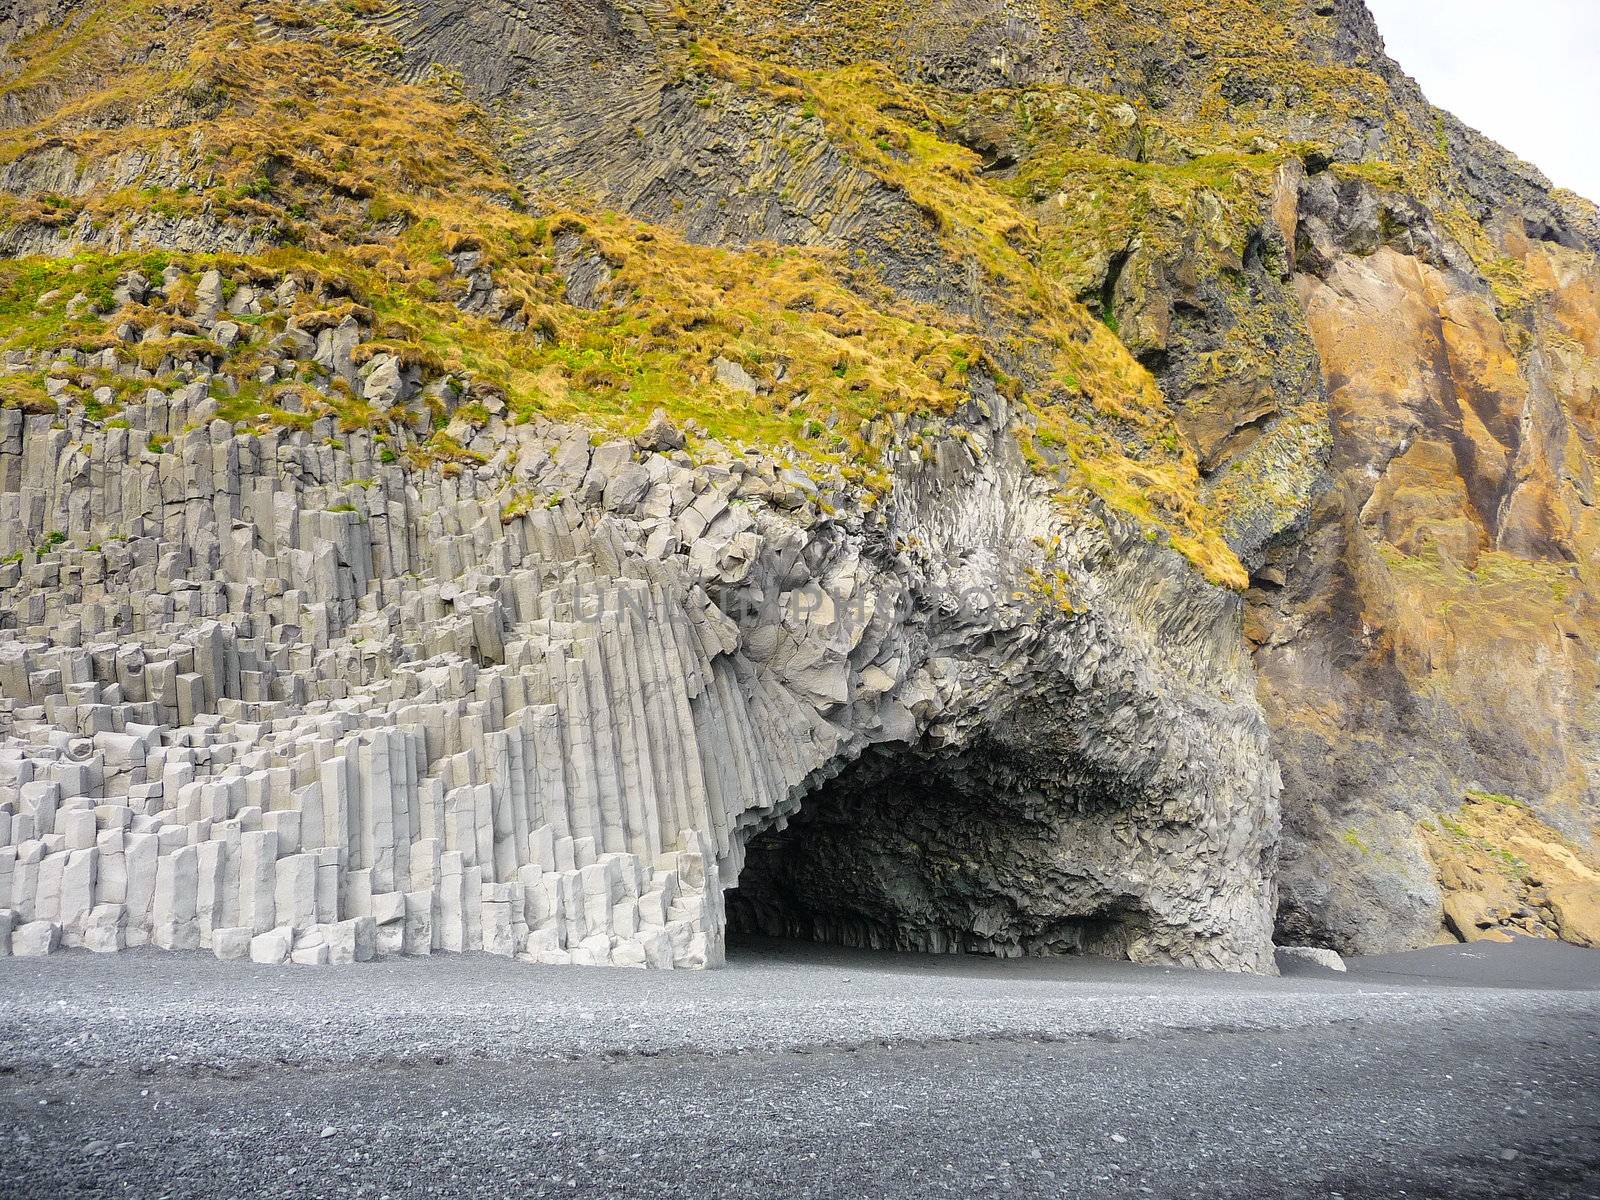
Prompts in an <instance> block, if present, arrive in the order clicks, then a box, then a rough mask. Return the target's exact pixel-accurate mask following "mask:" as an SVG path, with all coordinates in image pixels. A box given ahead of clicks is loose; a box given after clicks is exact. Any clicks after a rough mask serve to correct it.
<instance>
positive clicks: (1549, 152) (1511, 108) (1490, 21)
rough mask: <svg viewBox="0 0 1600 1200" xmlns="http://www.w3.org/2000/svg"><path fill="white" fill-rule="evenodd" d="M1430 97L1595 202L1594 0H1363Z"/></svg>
mask: <svg viewBox="0 0 1600 1200" xmlns="http://www.w3.org/2000/svg"><path fill="white" fill-rule="evenodd" d="M1367 7H1368V8H1369V9H1371V10H1372V15H1373V16H1374V17H1375V18H1377V22H1378V29H1379V30H1380V31H1381V32H1382V33H1383V40H1384V42H1385V44H1386V45H1387V46H1388V48H1389V57H1390V58H1393V59H1394V60H1395V61H1396V62H1398V63H1399V64H1400V66H1401V67H1402V68H1403V69H1404V70H1405V72H1406V73H1407V74H1408V75H1410V76H1411V77H1412V78H1413V79H1415V80H1416V81H1417V82H1418V83H1419V84H1421V85H1422V90H1423V92H1424V93H1426V95H1427V97H1428V99H1429V100H1431V101H1432V102H1433V103H1434V104H1436V105H1438V106H1439V107H1440V108H1444V109H1448V110H1449V111H1450V112H1453V113H1454V114H1455V115H1456V116H1458V117H1460V118H1461V120H1462V121H1464V122H1466V123H1467V124H1468V125H1470V126H1472V127H1473V128H1474V129H1477V130H1479V131H1481V132H1483V133H1486V134H1488V135H1489V136H1490V137H1492V138H1493V139H1494V140H1495V141H1497V142H1499V143H1500V144H1501V145H1502V146H1505V147H1506V148H1507V149H1508V150H1510V151H1511V152H1512V153H1513V154H1515V155H1517V156H1518V157H1519V158H1523V159H1526V160H1527V161H1528V162H1531V163H1533V164H1534V165H1535V166H1536V167H1538V168H1539V169H1540V170H1541V171H1543V172H1544V173H1545V174H1546V175H1548V176H1549V177H1550V179H1551V181H1552V182H1553V183H1555V184H1557V185H1559V186H1561V187H1565V188H1571V189H1572V190H1573V191H1575V192H1578V193H1581V194H1582V195H1584V196H1587V197H1588V198H1589V199H1591V200H1595V201H1600V0H1367Z"/></svg>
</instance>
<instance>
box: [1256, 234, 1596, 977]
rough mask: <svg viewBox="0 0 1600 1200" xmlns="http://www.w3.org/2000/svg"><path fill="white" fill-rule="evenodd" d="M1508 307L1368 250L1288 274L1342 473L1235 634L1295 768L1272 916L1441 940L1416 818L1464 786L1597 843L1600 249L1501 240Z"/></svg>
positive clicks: (1388, 942)
mask: <svg viewBox="0 0 1600 1200" xmlns="http://www.w3.org/2000/svg"><path fill="white" fill-rule="evenodd" d="M1503 241H1504V246H1505V249H1506V251H1507V253H1508V255H1510V256H1512V257H1513V258H1515V259H1516V260H1517V261H1518V262H1519V263H1520V264H1521V266H1522V269H1523V271H1524V272H1525V276H1524V277H1525V278H1526V279H1527V280H1528V286H1527V288H1526V291H1525V293H1524V294H1523V295H1522V296H1520V297H1517V298H1516V299H1517V302H1516V303H1512V304H1508V303H1506V302H1505V300H1503V299H1501V300H1498V301H1497V297H1496V296H1495V295H1494V294H1493V293H1492V292H1491V291H1490V290H1489V289H1488V288H1486V287H1484V286H1483V285H1482V284H1480V283H1477V282H1476V281H1475V280H1473V279H1471V278H1470V277H1468V276H1467V275H1465V274H1464V273H1462V272H1457V271H1450V270H1446V269H1442V268H1440V267H1436V266H1433V265H1429V264H1428V263H1426V262H1424V261H1422V260H1421V259H1419V258H1416V257H1411V256H1406V255H1402V254H1400V253H1398V252H1396V251H1395V250H1393V249H1391V248H1388V247H1386V246H1385V247H1380V248H1379V249H1378V250H1377V251H1376V252H1375V253H1372V254H1370V255H1368V256H1365V257H1357V256H1353V255H1347V256H1343V257H1340V258H1338V259H1337V260H1336V261H1335V262H1333V263H1332V265H1331V268H1330V269H1329V270H1327V271H1326V273H1325V275H1324V277H1322V278H1318V277H1314V276H1311V275H1300V276H1298V277H1297V280H1296V285H1297V289H1298V292H1299V295H1300V299H1301V302H1302V304H1303V306H1304V311H1305V314H1306V321H1307V326H1308V328H1309V330H1310V332H1311V335H1312V338H1313V340H1314V341H1315V343H1316V346H1317V350H1318V353H1319V355H1320V357H1321V361H1322V368H1323V373H1324V378H1325V382H1326V385H1327V389H1328V400H1329V417H1330V423H1331V427H1332V432H1333V458H1332V463H1331V471H1332V475H1333V486H1332V488H1331V490H1330V491H1329V492H1328V493H1327V494H1326V495H1325V496H1324V497H1323V498H1322V499H1321V501H1320V503H1319V507H1318V510H1317V512H1316V514H1315V516H1314V518H1313V522H1312V532H1311V533H1310V534H1309V535H1308V536H1307V537H1306V539H1305V540H1304V541H1303V542H1302V543H1301V544H1300V546H1299V547H1298V548H1297V550H1296V552H1295V554H1294V559H1293V564H1292V568H1291V569H1290V570H1289V571H1288V573H1287V580H1288V582H1287V584H1286V586H1285V587H1283V588H1282V589H1281V590H1280V589H1270V590H1269V589H1266V588H1258V589H1257V590H1255V591H1254V592H1253V593H1252V600H1253V601H1254V605H1253V612H1252V616H1251V620H1250V622H1249V632H1250V633H1251V635H1252V637H1253V639H1254V640H1255V641H1256V642H1257V650H1256V664H1257V668H1258V672H1259V675H1260V679H1261V691H1262V698H1263V702H1264V704H1265V705H1266V708H1267V711H1268V714H1269V718H1270V719H1271V720H1272V722H1273V724H1274V726H1275V731H1276V739H1277V749H1278V752H1279V755H1280V759H1281V760H1282V762H1283V766H1284V772H1285V822H1286V827H1287V829H1288V831H1289V834H1290V836H1289V837H1288V838H1286V848H1285V905H1284V911H1283V913H1282V915H1281V917H1280V924H1281V925H1286V926H1287V927H1289V928H1290V929H1291V930H1295V929H1303V930H1312V929H1318V928H1321V929H1325V930H1327V931H1328V932H1330V933H1332V934H1333V936H1334V938H1335V939H1336V940H1338V941H1340V942H1342V943H1343V944H1344V946H1345V947H1346V948H1348V949H1353V950H1376V949H1380V948H1389V947H1392V946H1397V945H1404V944H1417V943H1420V942H1424V941H1426V940H1429V938H1430V936H1431V935H1433V934H1434V933H1436V932H1437V918H1436V916H1435V914H1437V913H1439V912H1440V911H1441V909H1440V900H1439V897H1438V891H1437V886H1436V882H1435V878H1434V873H1433V871H1432V870H1431V869H1430V868H1429V864H1428V862H1427V860H1426V859H1425V857H1424V856H1423V854H1422V853H1421V852H1420V851H1419V846H1418V839H1417V835H1416V832H1415V822H1416V821H1417V819H1418V818H1419V817H1420V816H1422V814H1424V813H1425V812H1426V811H1427V810H1430V809H1444V808H1451V807H1453V806H1454V805H1455V804H1456V803H1459V802H1460V800H1461V798H1462V796H1463V795H1464V794H1465V792H1466V791H1467V790H1469V789H1474V788H1477V789H1483V790H1486V791H1492V792H1503V793H1507V794H1511V795H1515V796H1517V797H1520V798H1523V799H1525V800H1527V801H1528V802H1530V803H1531V804H1533V805H1534V806H1535V808H1536V810H1537V812H1538V813H1539V815H1540V816H1542V817H1543V819H1544V820H1545V821H1547V822H1548V823H1549V824H1550V825H1552V826H1554V827H1555V828H1557V829H1559V830H1561V831H1563V832H1564V833H1566V834H1567V835H1569V836H1571V837H1573V838H1575V839H1577V840H1578V841H1580V842H1589V841H1590V840H1591V839H1592V838H1593V836H1594V832H1595V821H1596V816H1597V812H1600V769H1597V764H1600V702H1597V698H1600V669H1597V661H1600V659H1597V654H1600V606H1597V603H1596V600H1597V589H1596V583H1597V579H1596V572H1597V570H1600V516H1597V513H1596V509H1595V495H1594V470H1595V463H1596V454H1597V432H1600V431H1597V425H1596V414H1597V398H1600V368H1597V364H1600V266H1597V263H1596V261H1595V259H1594V258H1592V257H1590V256H1587V255H1584V254H1581V253H1579V252H1576V251H1571V250H1567V249H1564V248H1562V247H1560V246H1553V245H1549V244H1546V243H1542V242H1534V241H1531V240H1530V239H1528V238H1527V237H1526V236H1525V235H1521V234H1520V233H1519V234H1516V235H1506V236H1504V238H1503Z"/></svg>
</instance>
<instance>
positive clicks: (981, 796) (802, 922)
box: [724, 747, 1145, 958]
mask: <svg viewBox="0 0 1600 1200" xmlns="http://www.w3.org/2000/svg"><path fill="white" fill-rule="evenodd" d="M985 765H986V764H985V763H984V762H983V761H982V760H981V759H974V758H972V757H963V758H960V759H935V758H927V757H923V756H921V755H917V754H913V753H911V752H910V751H909V750H907V749H906V748H904V747H900V748H897V749H894V750H883V749H878V750H874V751H869V752H868V754H867V755H865V756H863V758H862V759H861V760H859V761H857V762H856V763H854V764H852V765H851V766H849V767H847V768H846V769H845V770H844V771H843V772H842V773H841V774H840V775H839V776H837V777H836V778H835V779H833V780H831V781H829V782H828V783H827V784H825V785H823V786H822V787H821V788H819V789H818V790H817V791H816V792H814V793H812V794H811V795H809V796H807V797H806V799H805V801H804V803H803V804H802V806H801V809H800V811H799V812H798V813H796V814H794V816H792V817H791V818H790V820H789V821H788V823H787V824H786V825H785V826H784V827H783V828H781V829H779V828H773V829H768V830H765V831H763V832H761V833H758V834H755V835H753V836H752V837H751V838H750V840H749V841H748V842H747V844H746V856H745V861H744V865H743V867H742V868H741V870H740V873H739V878H738V882H737V885H736V886H735V887H733V888H730V889H729V890H728V891H727V892H725V893H724V903H725V906H726V912H727V928H728V933H729V935H730V943H731V946H732V949H733V952H734V953H735V954H737V952H738V944H739V941H740V939H749V938H752V937H763V938H779V939H785V940H792V941H801V942H815V943H825V944H831V945H839V946H847V947H854V948H861V949H872V950H885V951H899V952H909V953H923V954H976V955H988V956H992V957H999V958H1017V957H1022V956H1024V955H1052V954H1099V955H1109V956H1112V957H1126V951H1127V946H1128V943H1129V941H1130V940H1131V938H1133V937H1134V936H1137V934H1138V932H1139V931H1140V930H1141V929H1142V928H1143V927H1144V926H1145V920H1144V916H1143V913H1142V912H1141V910H1140V909H1139V907H1138V905H1137V904H1136V903H1135V902H1134V901H1133V900H1132V899H1131V898H1130V897H1127V896H1118V895H1111V894H1107V893H1106V891H1105V889H1104V886H1103V885H1102V884H1101V883H1099V882H1098V881H1095V880H1091V879H1088V878H1085V877H1080V876H1074V875H1071V874H1067V873H1063V872H1061V871H1060V870H1059V868H1058V867H1054V863H1053V860H1054V855H1053V853H1052V851H1053V849H1054V848H1055V847H1056V846H1057V845H1058V839H1059V837H1060V835H1061V832H1062V829H1061V826H1060V824H1059V822H1057V821H1054V820H1052V813H1051V806H1049V805H1045V804H1044V803H1042V799H1041V797H1040V796H1039V794H1038V793H1037V792H1034V791H1031V790H1028V789H1023V790H1020V791H1019V790H1017V789H1014V788H1011V787H1005V786H997V784H996V780H995V777H994V774H993V773H992V772H990V771H987V770H985V769H984V767H985ZM1068 807H1069V808H1070V807H1071V806H1070V805H1069V806H1068ZM1073 811H1074V812H1076V811H1077V810H1076V809H1073ZM1053 868H1054V869H1053Z"/></svg>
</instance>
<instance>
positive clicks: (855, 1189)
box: [0, 942, 1600, 1200]
mask: <svg viewBox="0 0 1600 1200" xmlns="http://www.w3.org/2000/svg"><path fill="white" fill-rule="evenodd" d="M740 950H741V951H742V952H741V953H739V954H738V955H737V957H736V958H735V959H734V961H733V962H732V963H731V964H730V966H729V967H728V968H727V969H726V970H723V971H720V972H713V973H707V974H699V975H689V974H680V975H657V974H653V973H645V972H628V971H604V970H572V969H563V968H539V967H529V966H526V965H523V964H517V963H508V962H504V961H501V960H495V959H491V958H486V957H480V956H470V957H462V958H445V957H438V958H434V959H429V960H425V961H407V960H400V961H392V962H383V963H375V964H368V965H364V966H358V967H343V968H337V969H328V970H322V971H313V970H294V969H288V968H255V969H251V968H250V967H249V966H247V965H244V964H237V963H230V964H220V963H217V962H215V961H214V960H211V959H208V958H205V957H203V956H200V955H176V954H164V953H161V952H159V951H148V952H132V953H128V954H124V955H121V956H118V957H117V958H116V959H114V960H111V959H104V958H97V957H94V956H90V955H86V954H77V953H71V954H62V955H58V956H53V957H51V958H49V959H44V960H37V959H35V960H18V959H9V960H0V994H3V995H4V996H5V997H6V998H7V1003H6V1004H5V1005H4V1009H3V1011H0V1072H3V1074H0V1124H3V1126H4V1127H5V1128H7V1129H9V1130H10V1131H11V1132H10V1136H9V1137H7V1138H5V1139H3V1140H0V1194H4V1195H14V1196H23V1195H63V1194H107V1195H112V1194H115V1195H139V1196H144V1195H230V1196H238V1195H374V1196H378V1195H388V1196H395V1197H398V1196H409V1195H541V1194H559V1195H568V1196H571V1195H596V1196H601V1195H605V1196H611V1195H629V1196H634V1195H636V1196H696V1197H701V1196H722V1195H726V1196H735V1195H750V1196H857V1195H859V1196H868V1195H870V1196H873V1197H874V1198H875V1200H876V1198H881V1197H885V1196H900V1195H905V1196H913V1195H915V1196H922V1195H929V1194H935V1195H944V1194H947V1195H963V1196H966V1195H977V1194H993V1193H999V1192H1002V1191H1005V1192H1009V1193H1011V1194H1017V1195H1052V1196H1055V1195H1062V1194H1074V1193H1082V1194H1087V1193H1088V1192H1089V1191H1091V1190H1093V1191H1096V1192H1104V1193H1109V1194H1115V1195H1120V1194H1128V1195H1146V1194H1149V1195H1158V1196H1183V1197H1193V1196H1197V1195H1217V1196H1233V1195H1238V1196H1274V1195H1285V1196H1288V1195H1301V1194H1307V1193H1308V1192H1311V1193H1320V1194H1330V1195H1332V1194H1338V1195H1342V1196H1345V1197H1354V1196H1373V1197H1377V1196H1385V1197H1388V1196H1397V1195H1402V1194H1404V1195H1408V1196H1417V1195H1428V1196H1440V1197H1445V1196H1450V1197H1455V1196H1463V1197H1479V1196H1483V1197H1489V1196H1527V1195H1539V1196H1549V1197H1560V1196H1600V954H1593V953H1589V952H1584V951H1577V950H1573V949H1571V948H1568V947H1561V946H1555V945H1550V944H1543V943H1532V942H1520V943H1518V944H1516V945H1513V946H1506V947H1500V946H1491V947H1471V948H1466V947H1445V948H1439V949H1436V950H1430V951H1422V952H1418V953H1416V954H1412V955H1401V956H1391V957H1388V958H1383V959H1368V960H1362V961H1359V962H1356V963H1353V964H1352V970H1351V972H1350V973H1349V974H1348V975H1343V976H1341V975H1336V974H1333V973H1330V972H1325V971H1320V970H1316V969H1314V968H1305V967H1296V968H1293V971H1292V973H1289V974H1286V975H1285V976H1284V977H1282V978H1278V979H1261V978H1254V977H1245V976H1223V975H1210V974H1200V973H1196V972H1189V971H1176V970H1172V971H1168V970H1159V969H1150V968H1136V967H1131V966H1127V965H1125V964H1112V963H1100V962H1094V961H1090V960H1056V961H1048V962H1041V961H1027V962H1006V963H997V962H989V961H984V960H970V959H959V960H957V959H929V958H918V957H912V956H891V955H868V954H858V953H849V952H841V951H832V950H827V949H822V948H814V947H802V946H794V945H788V944H783V943H777V944H755V945H748V946H744V947H741V948H740Z"/></svg>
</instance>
